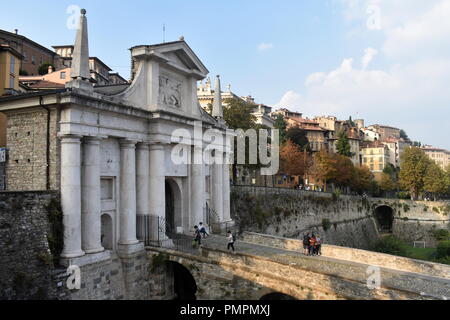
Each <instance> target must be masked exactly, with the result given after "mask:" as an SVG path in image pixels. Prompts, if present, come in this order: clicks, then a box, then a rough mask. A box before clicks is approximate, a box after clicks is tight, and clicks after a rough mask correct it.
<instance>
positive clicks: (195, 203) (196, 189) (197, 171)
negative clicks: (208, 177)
mask: <svg viewBox="0 0 450 320" xmlns="http://www.w3.org/2000/svg"><path fill="white" fill-rule="evenodd" d="M191 153H192V164H191V192H192V197H191V204H192V205H191V217H190V226H189V227H193V226H195V225H198V223H199V222H204V221H203V220H204V217H203V213H204V212H203V211H204V206H205V175H204V173H203V167H204V164H203V149H202V146H192V152H191Z"/></svg>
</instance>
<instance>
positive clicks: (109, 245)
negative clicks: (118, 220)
mask: <svg viewBox="0 0 450 320" xmlns="http://www.w3.org/2000/svg"><path fill="white" fill-rule="evenodd" d="M100 219H101V241H102V246H103V248H105V249H106V250H113V249H114V226H113V219H112V217H111V216H110V215H109V214H108V213H103V214H102V215H101V218H100Z"/></svg>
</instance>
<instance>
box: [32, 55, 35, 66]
mask: <svg viewBox="0 0 450 320" xmlns="http://www.w3.org/2000/svg"><path fill="white" fill-rule="evenodd" d="M31 64H36V57H35V56H34V55H32V56H31Z"/></svg>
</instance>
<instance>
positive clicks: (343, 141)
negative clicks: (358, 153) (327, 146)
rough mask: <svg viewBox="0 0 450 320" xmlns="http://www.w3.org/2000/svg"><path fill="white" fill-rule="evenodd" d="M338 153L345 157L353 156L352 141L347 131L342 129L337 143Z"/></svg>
mask: <svg viewBox="0 0 450 320" xmlns="http://www.w3.org/2000/svg"><path fill="white" fill-rule="evenodd" d="M336 149H337V153H338V154H340V155H341V156H345V157H353V153H352V152H351V146H350V142H349V140H348V136H347V133H346V132H345V131H344V130H341V131H340V132H339V134H338V141H337V144H336Z"/></svg>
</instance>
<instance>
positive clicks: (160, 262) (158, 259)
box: [151, 253, 169, 273]
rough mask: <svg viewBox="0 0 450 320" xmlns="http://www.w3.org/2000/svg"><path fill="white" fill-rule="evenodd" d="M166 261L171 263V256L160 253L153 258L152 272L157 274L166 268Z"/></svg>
mask: <svg viewBox="0 0 450 320" xmlns="http://www.w3.org/2000/svg"><path fill="white" fill-rule="evenodd" d="M166 261H169V256H168V255H167V254H165V253H159V254H157V255H154V256H153V258H152V267H151V272H152V273H153V272H155V271H157V270H159V269H160V268H162V267H163V266H165V264H166Z"/></svg>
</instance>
